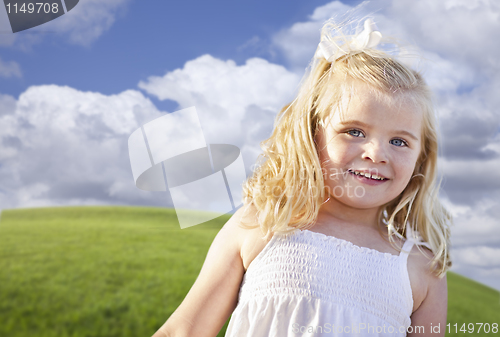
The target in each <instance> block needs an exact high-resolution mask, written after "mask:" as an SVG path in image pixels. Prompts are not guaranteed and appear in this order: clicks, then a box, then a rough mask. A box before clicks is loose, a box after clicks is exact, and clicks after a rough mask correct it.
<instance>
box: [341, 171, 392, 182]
mask: <svg viewBox="0 0 500 337" xmlns="http://www.w3.org/2000/svg"><path fill="white" fill-rule="evenodd" d="M347 171H348V172H349V173H351V174H354V175H356V176H358V177H361V178H367V179H371V180H378V181H384V180H389V179H387V178H384V177H381V176H379V175H376V174H371V173H369V172H361V171H356V170H351V169H349V170H347Z"/></svg>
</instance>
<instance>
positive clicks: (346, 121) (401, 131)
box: [339, 119, 418, 141]
mask: <svg viewBox="0 0 500 337" xmlns="http://www.w3.org/2000/svg"><path fill="white" fill-rule="evenodd" d="M339 124H342V125H350V124H356V125H360V126H362V127H364V128H368V127H369V125H368V124H366V123H363V122H361V121H357V120H355V119H349V120H345V121H341V122H340V123H339ZM396 133H399V134H403V135H407V136H408V137H410V138H413V139H414V140H417V141H418V138H417V137H416V136H415V135H414V134H413V133H411V132H409V131H406V130H399V131H396Z"/></svg>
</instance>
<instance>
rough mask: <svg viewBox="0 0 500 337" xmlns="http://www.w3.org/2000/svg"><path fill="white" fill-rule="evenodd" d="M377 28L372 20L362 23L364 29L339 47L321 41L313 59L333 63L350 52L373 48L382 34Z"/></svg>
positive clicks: (331, 42)
mask: <svg viewBox="0 0 500 337" xmlns="http://www.w3.org/2000/svg"><path fill="white" fill-rule="evenodd" d="M377 29H378V28H377V26H376V25H375V23H374V22H373V20H372V19H367V20H366V21H365V22H364V29H363V31H362V32H361V33H359V34H357V35H354V36H352V39H351V40H350V41H349V40H347V41H346V42H345V43H344V44H342V45H341V46H338V44H337V43H335V42H334V41H332V40H326V39H322V41H321V42H320V43H319V45H318V49H317V50H316V54H315V57H318V58H321V57H323V58H325V59H326V60H327V61H328V62H333V61H335V60H336V59H338V58H339V57H341V56H344V55H347V54H350V53H352V52H360V51H363V50H364V49H367V48H373V47H375V46H376V45H378V44H379V43H380V40H381V39H382V34H381V33H380V32H379V31H378V30H377Z"/></svg>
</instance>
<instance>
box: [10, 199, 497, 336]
mask: <svg viewBox="0 0 500 337" xmlns="http://www.w3.org/2000/svg"><path fill="white" fill-rule="evenodd" d="M228 218H229V216H223V217H220V218H217V219H215V220H213V221H210V222H208V223H205V224H202V225H198V226H195V227H191V228H186V229H182V230H181V229H180V228H179V225H178V223H177V218H176V215H175V213H174V211H173V210H171V209H163V208H147V207H64V208H39V209H19V210H4V211H3V212H2V214H1V220H0V336H6V337H27V336H37V337H84V336H85V337H86V336H88V337H90V336H92V337H114V336H116V337H126V336H134V337H138V336H144V337H147V336H151V335H152V334H153V333H154V332H155V331H156V330H157V329H158V328H159V327H160V326H161V325H162V324H163V323H164V322H165V320H166V319H167V318H168V317H169V315H170V314H171V313H172V312H173V311H174V310H175V308H176V307H177V306H178V305H179V303H180V302H181V301H182V299H183V298H184V296H185V294H186V293H187V292H188V290H189V288H190V287H191V285H192V284H193V282H194V280H195V278H196V277H197V275H198V272H199V270H200V268H201V265H202V263H203V260H204V258H205V255H206V252H207V250H208V247H209V246H210V243H211V242H212V240H213V238H214V237H215V235H216V234H217V232H218V230H219V228H220V227H221V226H222V225H223V224H224V223H225V222H226V221H227V219H228ZM448 287H449V310H448V322H450V323H451V324H452V325H453V324H455V323H457V324H458V329H460V327H461V326H462V324H463V323H486V322H488V323H490V324H491V323H500V295H499V293H498V292H497V291H495V290H493V289H491V288H488V287H486V286H483V285H481V284H478V283H476V282H474V281H471V280H469V279H466V278H464V277H461V276H459V275H456V274H453V273H449V275H448ZM452 327H453V326H452ZM443 328H444V327H443ZM454 329H455V328H454V327H453V330H454ZM224 331H225V327H224V329H223V330H222V331H221V333H220V334H219V336H223V333H224ZM447 335H448V336H454V335H456V334H453V333H452V334H447ZM457 335H469V336H471V334H469V333H467V334H465V333H463V332H460V331H459V332H458V334H457ZM472 335H474V336H483V335H484V336H491V335H497V334H492V333H491V332H490V333H489V334H477V333H474V334H472ZM498 335H500V333H498Z"/></svg>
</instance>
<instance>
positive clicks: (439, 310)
mask: <svg viewBox="0 0 500 337" xmlns="http://www.w3.org/2000/svg"><path fill="white" fill-rule="evenodd" d="M427 276H428V277H427V279H428V283H427V284H428V286H427V294H426V296H425V298H424V300H423V301H422V303H421V304H420V306H419V307H418V309H417V310H415V311H414V312H413V314H412V315H411V326H412V327H413V329H414V332H413V333H408V336H409V337H413V336H429V335H431V334H432V336H436V337H439V336H444V334H445V330H446V315H447V308H448V287H447V282H446V275H445V276H444V277H443V278H441V279H440V278H438V277H437V276H435V275H431V274H430V273H429V274H428V275H427ZM421 326H423V327H424V328H423V330H419V328H417V327H421ZM410 329H411V328H410ZM431 329H432V331H431ZM438 331H439V333H438Z"/></svg>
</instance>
